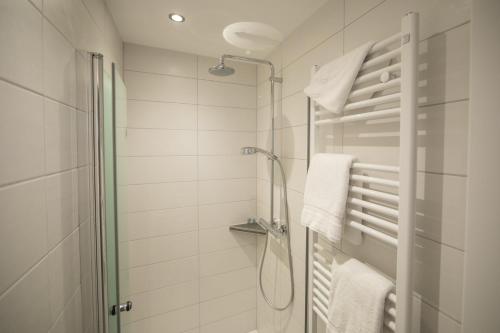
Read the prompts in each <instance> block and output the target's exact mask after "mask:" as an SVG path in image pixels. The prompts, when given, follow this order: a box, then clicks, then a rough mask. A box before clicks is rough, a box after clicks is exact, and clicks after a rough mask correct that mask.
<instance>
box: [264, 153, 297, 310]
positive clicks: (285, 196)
mask: <svg viewBox="0 0 500 333" xmlns="http://www.w3.org/2000/svg"><path fill="white" fill-rule="evenodd" d="M272 161H276V162H277V163H278V166H279V169H280V172H281V184H282V185H281V190H282V197H283V206H284V211H285V226H286V230H285V235H286V243H287V252H288V268H289V269H288V272H289V276H290V288H291V289H290V297H289V299H288V301H287V303H286V304H285V305H284V306H277V305H274V304H273V302H272V301H271V300H270V299H269V297H268V296H267V295H266V292H265V291H264V287H263V285H262V270H263V267H264V260H265V258H266V252H267V247H268V244H269V231H268V232H266V243H265V245H264V251H263V252H262V257H261V258H260V267H259V287H260V292H261V293H262V297H263V298H264V300H265V301H266V303H267V304H268V305H269V306H270V307H271V308H272V309H273V310H276V311H283V310H285V309H286V308H288V306H290V304H291V303H292V302H293V297H294V289H295V288H294V282H293V264H292V249H291V246H290V223H289V221H290V220H289V216H288V194H287V189H286V178H285V171H284V170H283V165H282V164H281V162H280V160H279V159H278V158H274V159H271V163H272ZM270 222H271V223H272V222H273V221H270Z"/></svg>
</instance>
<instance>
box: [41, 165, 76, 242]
mask: <svg viewBox="0 0 500 333" xmlns="http://www.w3.org/2000/svg"><path fill="white" fill-rule="evenodd" d="M45 197H46V205H47V219H48V221H47V232H48V245H49V248H53V247H54V246H55V245H56V244H57V243H59V242H60V241H61V240H63V239H64V238H65V237H66V236H68V235H69V234H70V233H71V232H72V231H73V230H75V229H76V227H77V226H78V173H77V171H76V170H72V171H68V172H64V173H60V174H56V175H53V176H50V177H48V178H46V179H45Z"/></svg>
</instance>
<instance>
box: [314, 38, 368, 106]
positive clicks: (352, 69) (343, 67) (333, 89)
mask: <svg viewBox="0 0 500 333" xmlns="http://www.w3.org/2000/svg"><path fill="white" fill-rule="evenodd" d="M373 44H374V42H368V43H366V44H364V45H361V46H360V47H358V48H356V49H354V50H352V51H351V52H349V53H347V54H346V55H344V56H342V57H340V58H337V59H335V60H333V61H331V62H329V63H328V64H326V65H323V66H321V68H320V69H319V71H318V72H316V73H315V74H314V75H313V77H312V78H311V82H310V83H309V86H307V87H306V88H305V89H304V93H305V94H306V95H307V96H309V97H311V98H312V99H313V100H314V101H315V102H316V103H318V104H319V105H321V106H322V107H324V108H325V109H327V110H329V111H331V112H333V113H341V112H342V109H343V107H344V105H345V103H346V101H347V98H348V97H349V93H350V92H351V89H352V85H353V84H354V80H355V79H356V76H357V75H358V72H359V69H360V68H361V66H362V65H363V61H364V60H365V58H366V55H367V54H368V52H369V51H370V49H371V48H372V46H373Z"/></svg>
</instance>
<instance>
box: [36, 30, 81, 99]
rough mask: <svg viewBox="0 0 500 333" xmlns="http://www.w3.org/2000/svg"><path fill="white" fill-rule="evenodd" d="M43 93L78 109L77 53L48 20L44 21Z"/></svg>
mask: <svg viewBox="0 0 500 333" xmlns="http://www.w3.org/2000/svg"><path fill="white" fill-rule="evenodd" d="M43 59H44V63H43V81H44V85H43V91H44V93H45V94H46V95H47V96H49V97H51V98H52V99H55V100H56V101H59V102H62V103H65V104H68V105H71V106H73V107H76V51H75V49H74V48H73V46H72V45H71V44H70V43H69V42H68V41H67V40H66V39H65V38H64V36H63V35H62V34H61V33H60V32H59V31H57V30H56V29H55V28H54V27H53V26H52V24H50V23H49V22H48V21H47V20H44V21H43Z"/></svg>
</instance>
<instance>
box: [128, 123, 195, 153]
mask: <svg viewBox="0 0 500 333" xmlns="http://www.w3.org/2000/svg"><path fill="white" fill-rule="evenodd" d="M196 136H197V134H196V132H195V131H188V130H166V129H131V128H130V129H128V130H127V154H128V155H129V156H160V155H196V151H197V147H196Z"/></svg>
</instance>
